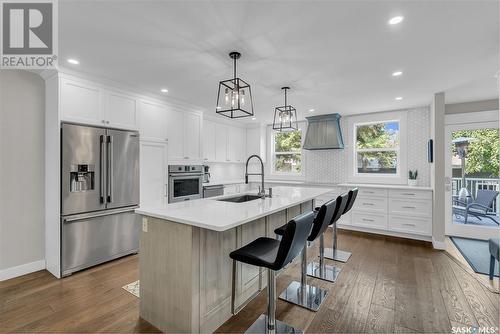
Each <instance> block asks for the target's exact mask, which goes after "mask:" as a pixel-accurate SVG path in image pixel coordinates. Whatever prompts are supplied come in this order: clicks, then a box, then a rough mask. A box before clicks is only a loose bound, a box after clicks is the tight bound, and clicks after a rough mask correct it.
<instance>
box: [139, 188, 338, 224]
mask: <svg viewBox="0 0 500 334" xmlns="http://www.w3.org/2000/svg"><path fill="white" fill-rule="evenodd" d="M332 190H333V189H331V188H308V187H274V188H273V197H272V198H266V199H260V198H259V199H256V200H253V201H248V202H244V203H232V202H224V201H218V200H217V199H220V198H225V197H233V196H239V195H240V196H241V195H244V194H233V195H230V196H219V197H211V198H204V199H199V200H193V201H185V202H179V203H171V204H164V205H158V206H149V207H148V206H144V207H140V208H138V209H136V210H135V212H136V213H138V214H141V215H144V216H150V217H154V218H159V219H164V220H169V221H173V222H177V223H182V224H187V225H191V226H196V227H201V228H205V229H208V230H214V231H226V230H229V229H231V228H234V227H236V226H239V225H242V224H245V223H248V222H250V221H253V220H256V219H259V218H261V217H265V216H268V215H270V214H272V213H275V212H278V211H281V210H284V209H287V208H289V207H292V206H295V205H297V204H300V203H303V202H306V201H310V200H312V199H314V198H316V197H318V196H321V195H323V194H326V193H328V192H330V191H332ZM248 194H254V195H255V194H256V192H248Z"/></svg>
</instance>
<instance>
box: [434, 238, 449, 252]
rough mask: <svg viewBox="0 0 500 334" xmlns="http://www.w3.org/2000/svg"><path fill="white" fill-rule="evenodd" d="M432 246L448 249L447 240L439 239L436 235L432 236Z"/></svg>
mask: <svg viewBox="0 0 500 334" xmlns="http://www.w3.org/2000/svg"><path fill="white" fill-rule="evenodd" d="M432 247H434V249H439V250H446V242H444V241H437V240H436V239H434V237H432Z"/></svg>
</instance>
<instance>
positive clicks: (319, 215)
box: [274, 200, 336, 311]
mask: <svg viewBox="0 0 500 334" xmlns="http://www.w3.org/2000/svg"><path fill="white" fill-rule="evenodd" d="M335 206H336V203H335V200H333V201H329V202H327V203H325V204H323V205H322V206H321V208H320V209H319V211H317V212H315V213H314V215H315V218H314V222H313V226H312V230H311V233H310V234H309V236H308V237H307V241H306V242H304V248H303V249H302V256H301V258H302V263H301V275H300V282H297V281H293V282H292V283H290V285H288V287H287V288H286V289H285V291H283V292H282V293H281V294H280V297H279V298H280V299H283V300H286V301H287V302H290V303H292V304H296V305H299V306H302V307H304V308H307V309H309V310H312V311H317V310H318V309H319V307H320V306H321V303H322V302H323V300H324V299H325V298H326V294H327V291H326V290H323V289H320V288H318V287H315V286H313V285H309V284H307V245H308V243H311V242H313V241H314V240H316V238H317V237H318V236H321V235H323V233H324V232H325V231H326V229H327V228H328V225H330V222H331V220H332V218H333V215H334V213H335ZM284 230H285V226H281V227H279V228H277V229H276V230H274V233H276V234H277V235H281V236H282V235H283V234H284Z"/></svg>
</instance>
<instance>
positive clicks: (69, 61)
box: [68, 58, 80, 65]
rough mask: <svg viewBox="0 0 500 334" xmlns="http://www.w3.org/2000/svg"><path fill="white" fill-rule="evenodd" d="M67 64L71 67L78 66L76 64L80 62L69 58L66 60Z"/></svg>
mask: <svg viewBox="0 0 500 334" xmlns="http://www.w3.org/2000/svg"><path fill="white" fill-rule="evenodd" d="M68 63H70V64H73V65H78V64H80V62H79V61H78V60H76V59H73V58H69V59H68Z"/></svg>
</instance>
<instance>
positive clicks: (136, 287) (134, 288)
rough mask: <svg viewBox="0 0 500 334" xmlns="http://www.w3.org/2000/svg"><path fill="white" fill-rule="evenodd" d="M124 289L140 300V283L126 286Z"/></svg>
mask: <svg viewBox="0 0 500 334" xmlns="http://www.w3.org/2000/svg"><path fill="white" fill-rule="evenodd" d="M122 289H125V291H127V292H130V293H131V294H133V295H134V296H136V297H137V298H139V281H135V282H132V283H129V284H127V285H124V286H123V287H122Z"/></svg>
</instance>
